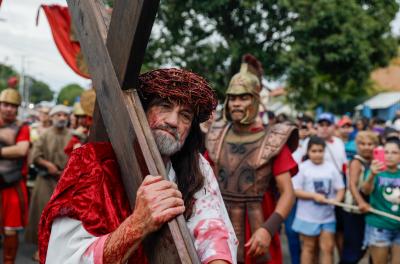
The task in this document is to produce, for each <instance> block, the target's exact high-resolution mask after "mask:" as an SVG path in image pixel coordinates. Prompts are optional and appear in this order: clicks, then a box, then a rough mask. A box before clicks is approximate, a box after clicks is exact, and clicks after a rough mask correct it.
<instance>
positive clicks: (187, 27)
mask: <svg viewBox="0 0 400 264" xmlns="http://www.w3.org/2000/svg"><path fill="white" fill-rule="evenodd" d="M104 1H106V2H107V3H108V4H109V5H111V6H112V4H113V1H112V0H104ZM398 8H399V6H398V3H397V1H396V0H387V1H383V0H347V1H343V0H270V1H259V0H243V1H239V0H213V1H194V0H187V1H174V0H164V1H163V2H162V4H161V5H160V8H159V12H158V16H157V19H156V23H155V26H154V29H153V33H152V36H151V38H150V42H149V45H148V49H147V52H146V56H145V64H144V67H143V71H147V70H149V69H153V68H158V67H160V66H163V65H176V66H178V67H184V68H187V69H190V70H193V71H194V72H197V73H199V74H201V75H202V76H205V77H206V78H207V79H208V80H209V81H211V83H212V84H213V86H214V88H215V89H216V90H217V94H218V96H219V98H221V99H222V98H223V97H224V92H225V90H226V87H227V86H228V82H229V80H230V78H231V77H232V75H233V74H235V73H236V72H238V70H239V68H240V60H241V57H242V55H243V54H245V53H252V54H253V55H255V56H256V57H258V58H259V59H260V61H261V62H262V64H263V66H264V70H265V77H266V78H267V79H280V80H283V81H286V82H287V85H288V90H289V97H288V99H289V101H290V102H292V103H293V104H294V105H295V106H296V107H297V108H299V109H306V108H308V109H309V108H314V107H315V106H317V105H323V106H325V108H326V109H329V110H336V111H338V110H348V108H349V107H352V105H354V104H355V103H357V102H358V101H360V100H362V99H363V96H366V94H367V92H366V91H368V90H369V89H370V82H369V76H370V72H371V71H372V70H373V69H375V68H376V67H378V66H384V65H386V64H387V63H388V62H389V60H390V58H392V57H393V56H394V55H395V54H396V47H397V43H396V39H395V38H394V37H393V36H392V34H391V28H390V22H391V21H393V19H394V17H395V15H396V13H397V11H398ZM337 98H340V99H341V100H340V101H344V106H345V108H346V107H347V108H346V109H345V108H343V105H342V104H341V103H340V102H338V100H335V99H337Z"/></svg>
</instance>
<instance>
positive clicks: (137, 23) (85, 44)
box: [67, 0, 200, 264]
mask: <svg viewBox="0 0 400 264" xmlns="http://www.w3.org/2000/svg"><path fill="white" fill-rule="evenodd" d="M67 2H68V6H69V9H70V13H71V16H72V20H73V23H74V26H75V28H76V31H77V35H78V39H79V41H80V44H81V48H82V51H83V54H84V57H85V59H86V62H87V63H88V68H89V72H90V75H91V78H92V81H93V85H94V87H95V89H96V95H97V99H96V100H97V101H96V110H95V116H94V120H95V124H94V127H93V129H92V130H91V139H93V140H97V141H101V140H106V139H109V140H110V142H111V144H112V146H113V149H114V152H115V154H116V156H117V159H118V163H119V166H120V169H121V176H122V180H123V183H124V186H125V191H126V194H127V196H128V199H129V202H130V204H131V207H132V208H133V206H134V204H135V197H136V191H137V189H138V187H139V186H140V184H141V182H142V179H143V175H144V174H151V175H162V176H164V177H166V171H165V167H164V163H163V161H162V159H161V155H160V153H159V152H158V149H157V146H156V144H155V141H154V138H153V136H152V133H151V130H150V127H149V125H148V123H147V119H146V116H145V113H144V111H143V108H142V105H141V102H140V100H139V97H138V95H137V93H136V91H135V90H134V89H135V88H136V87H137V84H138V75H139V73H140V68H141V64H142V62H143V57H144V52H145V50H146V46H147V42H148V40H149V38H150V33H151V28H152V26H153V23H154V19H155V16H156V13H157V9H158V6H159V0H116V1H115V3H114V9H113V12H112V15H111V21H110V22H109V17H107V12H106V11H105V9H104V6H103V5H102V3H100V2H99V0H67ZM144 246H145V251H146V255H147V257H148V259H149V261H150V263H196V264H197V263H200V261H199V258H198V256H197V253H196V251H195V248H194V245H193V241H192V239H191V236H190V234H189V232H188V229H187V226H186V223H185V220H184V218H183V216H179V217H177V218H176V219H174V220H172V221H170V222H169V223H168V225H164V227H163V228H162V229H161V231H159V232H157V233H155V234H153V235H152V236H150V237H149V238H147V239H146V240H145V241H144Z"/></svg>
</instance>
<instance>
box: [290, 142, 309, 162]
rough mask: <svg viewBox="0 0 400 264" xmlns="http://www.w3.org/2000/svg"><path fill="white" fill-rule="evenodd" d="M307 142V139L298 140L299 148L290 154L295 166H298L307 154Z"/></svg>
mask: <svg viewBox="0 0 400 264" xmlns="http://www.w3.org/2000/svg"><path fill="white" fill-rule="evenodd" d="M308 141H310V138H309V137H306V138H305V139H300V140H299V146H298V147H297V149H296V151H295V152H293V154H292V157H293V159H294V161H296V163H297V164H300V163H301V162H302V160H303V157H304V156H305V155H306V154H307V146H308Z"/></svg>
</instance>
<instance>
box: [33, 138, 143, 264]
mask: <svg viewBox="0 0 400 264" xmlns="http://www.w3.org/2000/svg"><path fill="white" fill-rule="evenodd" d="M131 213H132V210H131V209H130V206H129V203H128V199H127V197H126V195H125V189H124V187H123V184H122V181H121V178H120V172H119V166H118V163H117V160H116V157H115V154H114V151H113V149H112V147H111V144H110V143H88V144H86V145H84V146H82V147H80V148H78V149H76V150H74V151H73V152H72V155H71V158H70V159H69V161H68V164H67V166H66V167H65V169H64V173H63V175H62V176H61V179H60V181H59V182H58V185H57V187H56V189H55V191H54V193H53V195H52V197H51V199H50V201H49V203H48V204H47V206H46V208H45V209H44V211H43V213H42V217H41V219H40V224H39V254H40V263H45V260H46V254H47V246H48V243H49V238H50V233H51V226H52V224H53V221H54V220H55V219H56V218H57V217H70V218H73V219H76V220H79V221H81V222H82V224H83V227H84V228H85V229H86V231H88V232H89V233H90V234H92V235H93V236H97V237H100V236H102V235H106V234H108V233H111V232H113V231H114V230H115V229H116V228H117V227H118V226H119V225H120V224H121V223H122V222H123V221H124V220H125V219H126V218H127V217H128V216H129V215H130V214H131ZM133 261H135V263H147V260H146V257H145V255H144V252H143V250H142V248H141V247H140V248H139V249H138V250H137V251H135V253H134V255H133V256H132V257H131V258H130V261H129V262H130V263H131V262H132V263H133Z"/></svg>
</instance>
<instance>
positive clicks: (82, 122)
mask: <svg viewBox="0 0 400 264" xmlns="http://www.w3.org/2000/svg"><path fill="white" fill-rule="evenodd" d="M75 117H76V122H77V124H78V127H80V126H81V127H87V124H86V119H87V118H86V116H84V115H78V116H77V115H76V116H75Z"/></svg>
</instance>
